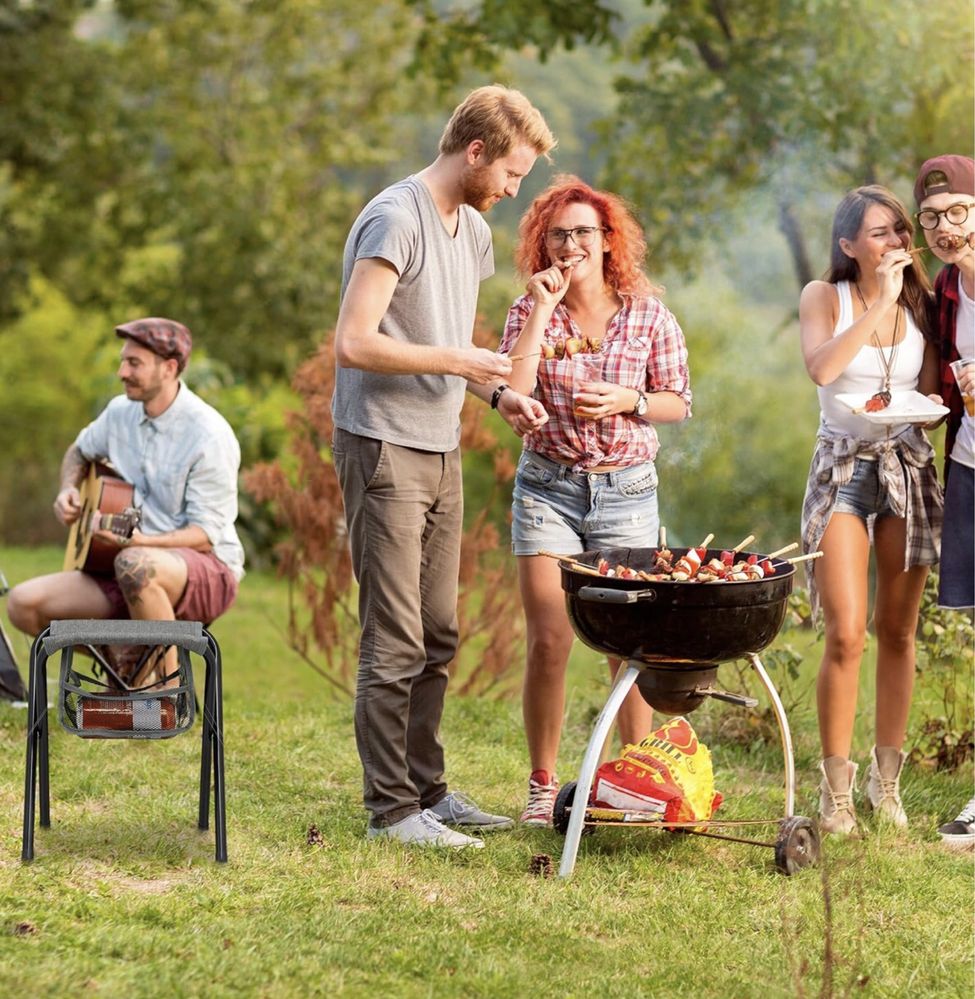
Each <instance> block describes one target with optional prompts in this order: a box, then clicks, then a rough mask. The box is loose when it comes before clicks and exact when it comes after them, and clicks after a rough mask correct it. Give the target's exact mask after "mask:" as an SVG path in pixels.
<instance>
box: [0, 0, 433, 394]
mask: <svg viewBox="0 0 975 999" xmlns="http://www.w3.org/2000/svg"><path fill="white" fill-rule="evenodd" d="M35 6H38V7H40V6H43V5H35ZM62 6H63V7H64V12H63V13H62V14H61V15H59V16H58V17H55V16H54V15H53V14H52V15H51V17H50V18H49V19H44V18H40V17H37V18H34V19H32V20H31V19H20V21H19V22H18V24H17V25H16V26H15V27H16V29H17V30H14V29H13V28H10V29H7V30H4V29H3V28H2V27H0V31H2V32H3V34H2V42H3V44H4V46H5V48H6V49H7V50H8V51H10V52H15V53H16V59H15V60H14V61H13V62H12V63H8V62H7V60H6V59H4V62H3V65H4V70H3V77H2V82H3V87H4V92H5V93H6V92H10V93H11V96H12V98H13V99H12V100H11V101H10V102H9V103H7V104H6V105H5V110H4V112H3V118H2V119H0V141H2V142H3V145H2V147H0V152H2V160H3V162H4V163H5V164H6V171H5V172H3V171H0V198H3V199H4V201H5V202H6V207H7V209H8V211H9V213H10V218H11V222H12V224H11V226H10V228H9V229H8V233H7V238H8V240H9V242H8V246H9V248H10V249H11V250H12V251H15V252H13V253H12V256H13V258H14V259H18V258H26V259H29V260H31V261H32V262H33V263H34V264H36V266H38V267H39V268H40V269H41V270H42V271H43V273H44V274H45V275H46V276H47V277H48V278H49V279H50V280H52V281H53V282H55V283H56V284H57V285H58V286H59V287H60V288H61V289H62V290H63V291H64V293H65V294H66V295H68V296H69V297H70V299H71V300H72V301H73V302H75V303H76V304H79V305H83V306H92V307H96V308H101V309H105V310H106V311H112V312H113V313H116V314H126V315H128V314H130V313H131V312H133V311H140V312H143V313H146V312H149V313H162V314H172V315H176V316H178V317H179V318H180V319H183V320H185V321H186V322H187V323H188V324H189V325H190V327H191V328H193V329H194V331H196V332H197V334H198V335H202V337H203V339H204V342H205V343H206V345H207V348H208V350H210V351H211V353H213V354H214V355H215V356H219V357H222V358H224V359H225V360H227V361H229V362H230V363H232V364H233V366H234V368H235V370H237V371H238V372H243V373H246V374H251V375H252V374H255V373H256V372H259V371H272V372H278V373H284V372H286V371H289V370H291V369H292V368H293V366H294V364H295V363H296V362H297V360H299V359H300V358H301V357H303V356H304V355H305V354H306V353H307V352H308V351H309V349H310V348H311V347H312V345H313V344H314V342H315V340H316V339H317V334H319V332H320V331H321V330H323V329H325V328H326V327H327V326H328V325H329V324H330V323H331V322H333V321H334V316H335V311H336V307H337V299H338V282H339V278H340V267H339V261H340V258H341V248H342V245H343V243H344V239H345V234H346V232H347V229H348V225H349V223H350V221H351V219H352V217H354V215H355V213H356V212H357V211H358V209H359V208H360V207H361V205H362V202H363V200H364V199H365V198H366V197H367V196H368V195H369V194H371V193H373V191H374V189H375V188H378V187H379V186H380V173H381V170H382V168H383V167H384V165H385V164H386V163H388V162H389V161H391V160H393V159H397V158H398V157H399V156H400V155H401V151H400V149H399V148H398V145H397V139H398V134H399V133H398V130H397V127H396V121H397V115H398V114H400V113H403V112H405V111H406V110H407V109H408V108H409V107H410V106H411V105H412V104H413V103H415V102H417V101H418V100H419V98H420V95H421V94H422V91H423V85H422V84H421V83H419V82H410V81H406V80H404V74H403V69H404V66H405V64H406V62H407V61H408V58H409V53H410V51H411V48H410V46H411V38H412V31H413V28H412V26H411V18H410V16H409V14H408V13H407V12H406V11H405V9H404V7H403V5H402V4H401V3H400V2H398V0H384V2H379V3H376V4H372V5H370V6H368V7H366V8H363V7H362V6H361V4H358V3H356V2H354V0H329V2H328V3H326V4H323V3H320V2H313V0H274V2H271V0H254V2H251V3H240V2H236V0H207V2H189V0H186V2H180V0H168V2H156V0H153V2H144V0H118V2H117V3H116V4H115V5H114V8H113V11H114V13H113V16H111V17H109V18H104V17H103V18H102V20H101V21H89V22H88V24H87V29H86V31H84V32H81V31H79V25H78V22H77V21H76V19H75V17H76V15H77V14H78V13H79V12H80V11H81V9H82V7H83V5H81V4H75V5H74V6H72V5H62ZM53 7H54V5H52V9H53ZM73 15H74V16H73ZM4 54H5V55H6V53H4ZM15 81H16V82H15ZM25 123H26V124H25ZM16 277H17V275H16V274H12V275H9V280H10V281H13V280H14V279H15V278H16ZM19 280H20V287H21V288H23V286H24V285H23V274H21V275H20V279H19ZM8 300H9V299H8Z"/></svg>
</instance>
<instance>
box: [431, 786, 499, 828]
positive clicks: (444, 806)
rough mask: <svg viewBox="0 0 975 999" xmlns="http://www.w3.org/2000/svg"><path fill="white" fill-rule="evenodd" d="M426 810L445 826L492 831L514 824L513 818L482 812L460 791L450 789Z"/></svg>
mask: <svg viewBox="0 0 975 999" xmlns="http://www.w3.org/2000/svg"><path fill="white" fill-rule="evenodd" d="M427 811H428V812H432V813H433V814H434V815H435V816H436V817H437V818H438V819H439V820H440V821H441V822H442V823H443V824H444V825H445V826H456V827H457V828H460V829H479V830H480V831H481V832H493V831H494V830H495V829H510V828H511V827H512V826H513V825H514V824H515V822H514V819H509V818H508V816H507V815H491V814H490V813H489V812H482V811H481V809H480V808H478V807H477V805H475V804H474V802H473V801H471V799H470V798H469V797H468V796H467V795H466V794H463V793H462V792H460V791H451V792H450V794H448V795H447V796H446V797H444V798H441V799H440V801H438V802H437V803H436V804H435V805H434V806H433V808H428V809H427Z"/></svg>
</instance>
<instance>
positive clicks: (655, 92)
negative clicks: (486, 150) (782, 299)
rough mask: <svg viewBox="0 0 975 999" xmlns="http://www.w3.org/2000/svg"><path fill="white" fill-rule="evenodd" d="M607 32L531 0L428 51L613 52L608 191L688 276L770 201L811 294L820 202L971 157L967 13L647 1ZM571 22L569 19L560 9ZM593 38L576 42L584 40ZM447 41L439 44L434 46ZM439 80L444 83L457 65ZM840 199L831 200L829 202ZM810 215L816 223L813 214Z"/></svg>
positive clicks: (481, 9) (495, 8) (454, 23)
mask: <svg viewBox="0 0 975 999" xmlns="http://www.w3.org/2000/svg"><path fill="white" fill-rule="evenodd" d="M644 7H645V11H644V17H643V19H642V23H637V21H636V18H635V17H634V11H633V9H632V6H631V7H629V8H628V9H626V13H627V17H626V19H623V20H619V21H617V22H616V24H617V30H616V34H615V35H613V34H612V30H611V29H612V27H613V21H612V17H611V14H610V11H609V8H607V6H606V5H605V4H604V3H602V2H600V0H578V2H575V3H573V4H572V5H571V6H570V8H566V7H561V6H560V7H553V8H551V12H550V14H549V15H535V14H532V13H530V11H529V8H531V11H534V10H535V8H534V7H531V5H529V4H526V3H525V2H524V0H485V2H483V3H481V4H475V5H473V6H470V5H464V6H463V7H462V9H461V10H459V11H457V10H453V9H451V12H450V14H449V16H448V17H445V18H444V17H442V18H441V20H440V22H439V25H438V26H437V27H433V26H432V25H431V26H430V27H428V29H427V34H426V36H425V38H426V40H427V42H428V44H431V45H432V44H433V42H434V40H438V41H439V42H440V43H441V45H443V46H445V47H449V46H450V45H451V44H452V43H453V42H456V40H457V39H458V38H461V37H463V38H465V40H468V41H469V44H470V45H471V46H472V47H473V48H474V49H475V50H476V51H477V52H479V53H480V57H481V58H482V59H485V58H486V57H487V55H488V54H489V53H493V54H494V55H495V56H496V57H500V55H501V54H502V53H503V52H504V51H505V50H506V49H507V48H508V47H509V46H510V45H511V44H512V41H513V36H512V31H511V24H512V22H513V21H517V22H519V23H520V24H521V25H522V26H523V30H522V32H521V36H520V44H522V45H534V46H537V47H539V49H540V51H541V52H542V53H543V54H544V53H545V52H548V51H551V50H552V49H554V48H556V47H558V46H560V45H569V44H571V43H572V42H574V41H579V40H592V41H596V42H601V43H603V44H605V45H606V55H607V57H608V58H611V57H613V53H614V46H612V45H610V44H609V43H610V41H611V39H612V38H614V37H616V38H618V39H619V46H618V52H619V54H618V56H617V58H618V60H619V62H618V69H619V75H618V77H617V81H616V89H617V92H618V104H617V106H616V107H615V108H614V109H609V113H608V114H607V116H606V120H605V121H604V123H603V138H604V141H605V143H606V145H607V146H608V148H609V149H610V162H609V165H608V169H607V170H606V172H605V174H604V176H603V178H602V181H603V182H604V183H606V184H607V185H609V186H611V187H614V188H615V189H617V190H618V191H619V192H620V193H622V194H625V195H626V196H628V197H629V198H630V199H631V200H632V201H634V203H635V204H637V205H638V206H640V209H641V212H642V214H643V221H644V223H645V224H646V225H647V227H648V229H649V230H650V232H651V243H653V242H654V241H655V240H657V241H659V240H666V242H667V256H668V259H670V260H671V261H673V262H674V263H675V264H677V265H682V264H685V265H691V264H692V262H693V261H694V259H695V258H696V257H697V254H698V249H699V246H700V244H701V242H702V241H703V240H709V239H711V238H713V234H714V232H715V231H719V230H720V229H721V228H723V227H724V226H725V225H726V224H727V219H728V216H729V214H731V213H732V212H733V210H734V208H735V207H736V206H737V205H738V204H740V203H741V202H742V201H743V200H744V199H746V198H747V196H748V195H749V194H750V193H751V192H755V191H762V192H767V193H768V195H769V197H770V198H771V202H772V204H773V205H774V209H775V211H776V212H777V215H778V224H779V228H780V230H781V232H782V235H783V236H784V237H785V239H786V241H787V244H788V248H789V251H790V255H791V259H792V262H793V267H794V271H795V274H796V276H797V278H798V280H799V282H800V284H804V283H805V282H806V281H808V280H809V279H810V278H811V277H813V276H814V273H813V271H814V268H813V266H812V264H811V263H810V253H809V250H808V248H807V245H806V243H807V240H806V237H805V232H806V231H807V229H808V223H809V222H810V215H812V216H814V218H815V223H814V224H815V225H822V224H823V222H822V217H823V214H824V211H823V206H822V205H821V204H820V203H819V202H818V201H817V200H816V199H815V195H816V194H818V193H819V192H822V191H824V190H826V191H830V192H836V191H843V190H845V189H847V188H850V187H853V186H856V185H858V184H862V183H871V182H879V183H885V184H887V185H888V186H893V185H894V184H895V183H897V182H900V181H901V180H906V179H908V178H912V177H913V174H914V171H915V170H916V169H917V166H918V165H919V164H920V163H921V162H922V161H923V160H924V159H925V158H927V157H928V156H931V155H934V154H935V153H938V152H944V151H947V150H953V151H959V152H964V151H970V150H971V149H972V146H973V142H975V137H973V127H972V115H971V107H972V99H973V87H972V18H971V7H970V4H968V3H967V2H965V0H949V2H945V3H939V4H917V3H916V2H915V0H857V2H854V0H788V2H782V0H740V2H737V3H733V4H732V3H728V2H726V0H645V3H644ZM567 9H569V10H571V16H570V17H564V16H563V15H564V14H565V13H566V10H567ZM580 24H585V25H587V27H586V29H584V30H580V28H579V25H580ZM438 33H439V34H438ZM441 65H442V66H443V68H444V69H445V70H446V69H448V68H449V58H447V57H444V59H443V60H442V61H441ZM834 200H835V199H834ZM810 209H811V211H810Z"/></svg>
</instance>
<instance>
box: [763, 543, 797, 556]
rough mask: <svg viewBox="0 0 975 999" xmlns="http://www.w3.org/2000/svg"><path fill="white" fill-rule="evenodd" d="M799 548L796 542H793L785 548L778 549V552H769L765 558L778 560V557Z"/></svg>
mask: <svg viewBox="0 0 975 999" xmlns="http://www.w3.org/2000/svg"><path fill="white" fill-rule="evenodd" d="M798 547H799V542H798V541H793V542H792V544H791V545H786V546H785V548H780V549H779V550H778V551H775V552H769V553H768V555H766V556H765V557H766V558H778V557H779V556H780V555H784V554H785V553H786V552H791V551H793V550H794V549H796V548H798Z"/></svg>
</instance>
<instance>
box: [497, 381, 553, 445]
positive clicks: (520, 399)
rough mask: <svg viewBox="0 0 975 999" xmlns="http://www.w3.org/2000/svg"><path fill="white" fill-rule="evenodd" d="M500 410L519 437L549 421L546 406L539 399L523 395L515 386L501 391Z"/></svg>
mask: <svg viewBox="0 0 975 999" xmlns="http://www.w3.org/2000/svg"><path fill="white" fill-rule="evenodd" d="M498 412H499V413H500V414H501V416H502V417H503V419H504V420H505V422H506V423H508V424H509V425H510V427H511V429H512V430H514V432H515V433H516V434H517V435H518V436H519V437H524V436H525V434H527V433H529V432H530V431H532V430H537V429H538V428H539V427H541V426H544V425H545V424H546V423H548V413H546V412H545V407H544V406H542V404H541V403H540V402H539V401H538V400H537V399H533V398H532V397H531V396H530V395H522V394H521V393H520V392H516V391H515V390H514V389H513V388H507V389H505V390H504V391H503V392H502V393H501V398H500V399H498Z"/></svg>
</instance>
